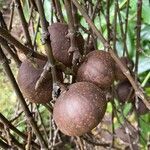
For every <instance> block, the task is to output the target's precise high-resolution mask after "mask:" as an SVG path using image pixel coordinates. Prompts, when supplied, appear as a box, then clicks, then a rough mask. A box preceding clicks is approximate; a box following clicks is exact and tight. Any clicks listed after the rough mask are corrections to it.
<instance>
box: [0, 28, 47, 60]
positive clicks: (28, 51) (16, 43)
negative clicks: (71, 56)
mask: <svg viewBox="0 0 150 150" xmlns="http://www.w3.org/2000/svg"><path fill="white" fill-rule="evenodd" d="M0 36H1V37H2V38H4V39H5V40H6V41H8V42H9V43H11V44H12V45H14V46H16V47H17V48H18V49H19V50H20V51H21V52H22V53H24V54H25V55H26V57H27V58H31V57H35V58H39V59H42V60H45V59H46V56H44V55H41V54H39V53H37V52H33V51H32V50H31V49H30V48H29V47H26V46H24V45H23V44H22V43H20V42H19V41H18V40H16V39H15V38H14V37H13V36H12V35H11V34H10V33H9V32H8V31H6V30H4V29H3V28H2V27H0ZM1 44H2V45H3V43H1Z"/></svg>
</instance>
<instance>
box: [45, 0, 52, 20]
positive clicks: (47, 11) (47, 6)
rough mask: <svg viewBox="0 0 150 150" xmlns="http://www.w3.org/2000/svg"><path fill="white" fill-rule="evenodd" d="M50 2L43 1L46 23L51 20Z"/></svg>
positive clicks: (48, 0) (47, 0)
mask: <svg viewBox="0 0 150 150" xmlns="http://www.w3.org/2000/svg"><path fill="white" fill-rule="evenodd" d="M51 10H52V9H51V2H50V0H45V1H44V11H45V17H46V20H47V21H48V22H50V20H51Z"/></svg>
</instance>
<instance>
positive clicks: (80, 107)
mask: <svg viewBox="0 0 150 150" xmlns="http://www.w3.org/2000/svg"><path fill="white" fill-rule="evenodd" d="M106 106H107V102H106V98H105V94H104V93H103V91H102V90H101V89H100V88H99V87H97V86H96V85H94V84H93V83H89V82H77V83H74V84H72V85H70V86H69V89H68V91H66V92H65V93H63V94H62V95H60V97H59V98H58V99H57V101H56V103H55V105H54V112H53V117H54V121H55V122H56V125H57V126H58V128H59V129H60V131H62V132H63V133H64V134H66V135H69V136H81V135H83V134H85V133H87V132H89V131H91V130H92V129H93V128H95V127H96V126H97V125H98V124H99V122H100V121H101V120H102V118H103V116H104V114H105V111H106Z"/></svg>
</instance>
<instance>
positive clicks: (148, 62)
mask: <svg viewBox="0 0 150 150" xmlns="http://www.w3.org/2000/svg"><path fill="white" fill-rule="evenodd" d="M148 70H149V71H150V58H149V57H140V59H139V66H138V74H141V73H144V72H145V71H148Z"/></svg>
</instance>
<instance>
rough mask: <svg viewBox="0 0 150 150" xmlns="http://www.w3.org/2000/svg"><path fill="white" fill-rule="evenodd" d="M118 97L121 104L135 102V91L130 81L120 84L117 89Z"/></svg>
mask: <svg viewBox="0 0 150 150" xmlns="http://www.w3.org/2000/svg"><path fill="white" fill-rule="evenodd" d="M116 96H117V98H118V100H119V101H120V102H121V103H125V102H127V101H129V102H132V101H134V98H133V97H134V90H133V88H132V85H131V84H130V82H129V81H128V80H125V81H122V82H120V83H118V85H117V87H116Z"/></svg>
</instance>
